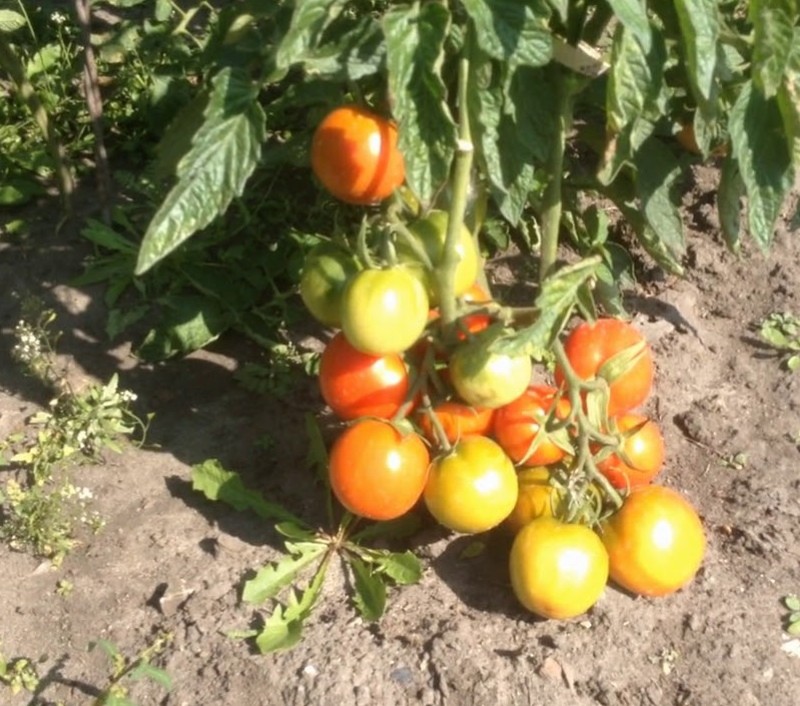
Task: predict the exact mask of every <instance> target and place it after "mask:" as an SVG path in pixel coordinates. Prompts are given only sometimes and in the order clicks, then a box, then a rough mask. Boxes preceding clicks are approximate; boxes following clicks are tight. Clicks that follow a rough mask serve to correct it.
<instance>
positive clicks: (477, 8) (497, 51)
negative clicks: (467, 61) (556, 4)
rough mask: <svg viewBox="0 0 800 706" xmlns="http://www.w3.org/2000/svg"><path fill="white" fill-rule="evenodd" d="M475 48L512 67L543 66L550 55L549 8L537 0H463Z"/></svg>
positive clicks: (551, 49) (551, 45) (551, 47)
mask: <svg viewBox="0 0 800 706" xmlns="http://www.w3.org/2000/svg"><path fill="white" fill-rule="evenodd" d="M462 4H463V5H464V9H465V10H466V11H467V14H469V16H470V18H471V19H472V22H473V24H474V26H475V36H476V38H477V42H478V45H479V46H480V47H481V49H483V51H485V52H486V53H487V54H488V55H489V56H491V57H492V58H494V59H498V60H500V61H504V62H507V63H508V64H510V65H511V66H518V65H526V66H544V65H545V64H547V63H548V62H549V61H550V57H551V55H552V53H553V44H552V39H551V37H552V35H551V33H550V28H549V27H548V21H549V19H550V8H549V7H547V5H545V4H544V3H542V2H537V1H536V0H463V3H462Z"/></svg>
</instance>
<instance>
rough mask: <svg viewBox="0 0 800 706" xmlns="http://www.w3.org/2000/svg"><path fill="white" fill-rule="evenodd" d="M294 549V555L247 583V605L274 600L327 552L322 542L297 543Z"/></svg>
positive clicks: (245, 593) (244, 592)
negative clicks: (269, 599)
mask: <svg viewBox="0 0 800 706" xmlns="http://www.w3.org/2000/svg"><path fill="white" fill-rule="evenodd" d="M293 547H294V549H295V552H294V553H293V554H291V555H286V556H284V557H282V558H281V559H280V560H279V561H276V562H273V563H270V564H267V565H266V566H263V567H262V568H261V569H259V570H258V572H257V573H256V575H255V576H254V577H253V578H252V579H250V580H249V581H246V582H245V584H244V590H243V591H242V600H243V601H244V602H245V603H251V604H255V605H258V604H261V603H263V602H264V601H265V600H267V599H268V598H274V597H275V596H277V595H278V594H279V593H280V592H281V590H283V589H284V588H285V587H286V586H288V585H289V584H291V583H293V582H294V581H295V579H296V578H297V577H298V574H299V573H300V572H301V571H302V570H303V569H305V568H306V567H307V566H308V565H309V564H311V563H313V562H314V561H315V560H316V559H318V558H319V557H320V556H321V555H322V554H323V553H324V552H325V550H326V546H325V545H324V544H322V543H320V542H304V543H295V544H294V545H293Z"/></svg>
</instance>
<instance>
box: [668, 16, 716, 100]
mask: <svg viewBox="0 0 800 706" xmlns="http://www.w3.org/2000/svg"><path fill="white" fill-rule="evenodd" d="M675 9H676V10H677V11H678V19H679V21H680V27H681V34H682V35H683V45H684V47H685V49H686V61H687V64H688V67H687V68H688V73H689V81H690V83H691V86H692V90H693V91H694V92H695V95H696V97H697V101H698V104H699V105H700V106H701V108H703V112H710V102H711V100H712V96H713V91H714V79H715V74H716V65H717V41H718V38H719V32H720V26H719V17H718V10H717V2H716V0H676V2H675Z"/></svg>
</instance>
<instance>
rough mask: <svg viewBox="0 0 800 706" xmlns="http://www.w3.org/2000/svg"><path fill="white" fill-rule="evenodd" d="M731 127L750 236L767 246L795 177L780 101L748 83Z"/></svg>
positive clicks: (743, 89)
mask: <svg viewBox="0 0 800 706" xmlns="http://www.w3.org/2000/svg"><path fill="white" fill-rule="evenodd" d="M728 127H729V130H730V135H731V142H732V146H733V157H734V158H735V159H736V162H737V164H738V166H739V171H740V173H741V177H742V181H743V183H744V186H745V189H746V191H747V215H748V225H749V229H750V235H751V236H752V237H753V238H754V239H755V241H756V243H758V245H759V246H760V247H761V248H762V249H767V248H768V247H769V245H770V244H771V243H772V237H773V234H774V233H773V228H774V225H775V221H776V220H777V218H778V214H779V213H780V209H781V205H782V204H783V201H784V198H785V197H786V194H787V193H788V192H789V189H790V188H791V186H792V182H793V180H794V170H793V168H792V162H791V146H790V145H789V144H787V140H786V135H785V133H784V130H783V120H782V117H781V112H780V108H779V107H778V104H777V101H775V100H766V99H765V98H764V96H763V95H762V93H761V92H760V91H759V90H758V89H757V88H755V87H754V86H753V85H752V83H751V82H748V83H746V84H745V85H744V86H743V87H742V91H741V93H740V94H739V98H738V99H737V101H736V103H735V104H734V106H733V109H732V110H731V113H730V117H729V123H728Z"/></svg>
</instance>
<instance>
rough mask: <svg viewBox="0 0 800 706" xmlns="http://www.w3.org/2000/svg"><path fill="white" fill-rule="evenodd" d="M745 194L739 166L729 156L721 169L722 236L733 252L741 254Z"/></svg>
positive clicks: (718, 200)
mask: <svg viewBox="0 0 800 706" xmlns="http://www.w3.org/2000/svg"><path fill="white" fill-rule="evenodd" d="M744 194H745V190H744V182H743V181H742V175H741V173H740V172H739V165H738V164H737V163H736V160H735V159H733V157H732V156H731V155H727V156H726V157H725V161H724V162H723V163H722V168H721V169H720V178H719V188H718V189H717V211H718V212H719V223H720V227H721V228H722V235H723V236H724V237H725V242H726V243H727V245H728V247H729V248H730V249H731V251H732V252H739V249H740V244H741V229H740V220H741V219H740V214H741V211H742V196H744Z"/></svg>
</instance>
